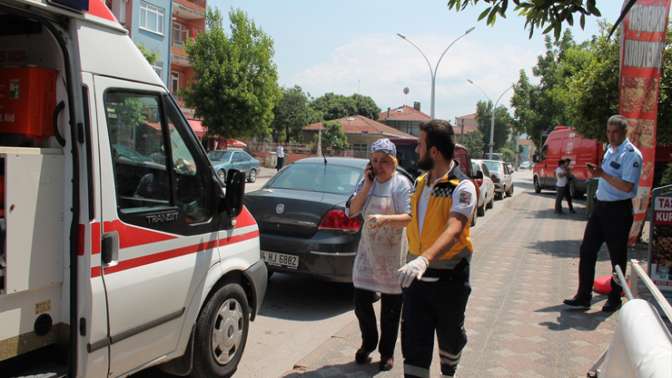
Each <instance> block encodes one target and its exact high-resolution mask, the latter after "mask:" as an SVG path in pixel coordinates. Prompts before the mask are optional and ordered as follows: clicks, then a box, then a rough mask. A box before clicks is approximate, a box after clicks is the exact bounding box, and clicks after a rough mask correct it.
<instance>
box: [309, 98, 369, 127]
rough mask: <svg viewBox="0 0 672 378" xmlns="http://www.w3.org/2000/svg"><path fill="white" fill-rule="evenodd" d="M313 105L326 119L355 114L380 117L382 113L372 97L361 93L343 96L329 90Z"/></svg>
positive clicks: (314, 101)
mask: <svg viewBox="0 0 672 378" xmlns="http://www.w3.org/2000/svg"><path fill="white" fill-rule="evenodd" d="M311 106H312V108H313V109H315V111H317V112H319V113H320V114H321V116H322V119H323V120H325V121H330V120H334V119H339V118H343V117H347V116H353V115H362V116H364V117H367V118H371V119H378V114H379V113H380V108H379V107H378V105H376V102H375V101H373V99H372V98H371V97H369V96H363V95H360V94H353V95H352V96H343V95H339V94H335V93H331V92H329V93H325V94H324V95H322V96H320V97H318V98H316V99H315V100H313V102H312V104H311Z"/></svg>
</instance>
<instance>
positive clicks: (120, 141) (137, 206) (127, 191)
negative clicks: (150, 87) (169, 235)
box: [105, 91, 170, 213]
mask: <svg viewBox="0 0 672 378" xmlns="http://www.w3.org/2000/svg"><path fill="white" fill-rule="evenodd" d="M160 114H161V108H160V99H159V97H158V96H153V95H146V94H137V93H127V92H122V91H108V92H107V93H106V94H105V116H106V118H107V127H108V133H109V138H110V148H111V152H112V161H113V169H114V180H115V182H114V184H115V190H116V194H117V207H118V209H119V211H120V212H121V213H135V212H145V211H154V210H157V208H165V207H168V206H170V179H169V176H168V172H167V170H166V153H165V150H166V149H165V146H164V139H163V135H162V132H161V117H160Z"/></svg>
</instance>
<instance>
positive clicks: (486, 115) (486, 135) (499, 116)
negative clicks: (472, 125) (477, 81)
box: [476, 101, 512, 150]
mask: <svg viewBox="0 0 672 378" xmlns="http://www.w3.org/2000/svg"><path fill="white" fill-rule="evenodd" d="M476 114H477V115H478V130H479V131H480V132H481V134H482V136H483V144H484V145H485V146H486V149H489V147H488V146H489V145H490V127H491V125H492V124H491V122H492V102H490V101H479V102H478V104H476ZM511 123H512V119H511V116H510V115H509V112H508V110H506V108H505V107H503V106H501V105H500V106H498V107H497V109H495V133H494V135H493V137H494V138H493V142H494V144H495V145H494V149H493V150H498V149H499V148H501V147H502V146H504V144H506V141H507V140H508V139H509V134H510V131H511Z"/></svg>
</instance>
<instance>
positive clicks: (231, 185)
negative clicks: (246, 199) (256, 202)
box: [221, 169, 246, 218]
mask: <svg viewBox="0 0 672 378" xmlns="http://www.w3.org/2000/svg"><path fill="white" fill-rule="evenodd" d="M245 179H246V177H245V173H243V172H241V171H239V170H237V169H231V170H229V172H228V173H227V175H226V194H225V195H224V208H223V209H221V210H224V211H226V212H227V213H228V215H229V216H230V217H231V218H235V217H237V216H238V215H239V214H240V213H241V212H242V211H243V196H244V195H245Z"/></svg>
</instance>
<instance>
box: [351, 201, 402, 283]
mask: <svg viewBox="0 0 672 378" xmlns="http://www.w3.org/2000/svg"><path fill="white" fill-rule="evenodd" d="M374 214H381V215H391V214H395V211H394V204H393V202H392V197H378V196H375V195H372V196H371V197H369V199H368V202H367V205H366V208H365V210H364V213H363V214H362V216H363V217H364V226H363V227H362V236H361V239H360V240H359V247H358V248H357V256H356V257H355V264H354V266H353V269H352V283H353V285H354V286H355V287H356V288H359V289H366V290H370V291H374V292H379V293H385V294H401V286H400V284H399V272H398V270H399V268H401V266H402V263H403V261H404V257H405V256H406V251H407V241H406V229H405V228H403V229H399V228H393V227H390V226H383V227H377V228H371V227H370V223H371V222H369V221H368V220H367V218H368V216H369V215H374Z"/></svg>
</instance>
